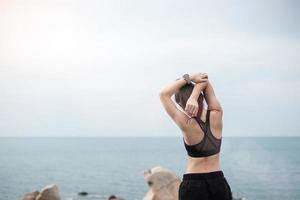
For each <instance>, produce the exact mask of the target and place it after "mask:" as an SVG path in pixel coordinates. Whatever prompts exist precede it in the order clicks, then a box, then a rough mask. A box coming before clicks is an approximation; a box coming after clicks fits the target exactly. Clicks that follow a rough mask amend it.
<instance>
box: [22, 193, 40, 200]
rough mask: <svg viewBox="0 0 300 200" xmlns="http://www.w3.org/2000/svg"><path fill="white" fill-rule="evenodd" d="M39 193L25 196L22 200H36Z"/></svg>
mask: <svg viewBox="0 0 300 200" xmlns="http://www.w3.org/2000/svg"><path fill="white" fill-rule="evenodd" d="M39 193H40V192H39V191H34V192H29V193H27V194H25V195H24V197H22V198H21V200H35V198H36V197H37V195H38V194H39Z"/></svg>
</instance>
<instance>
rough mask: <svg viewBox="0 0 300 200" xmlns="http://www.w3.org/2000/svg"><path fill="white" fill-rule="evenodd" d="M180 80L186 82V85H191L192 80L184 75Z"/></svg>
mask: <svg viewBox="0 0 300 200" xmlns="http://www.w3.org/2000/svg"><path fill="white" fill-rule="evenodd" d="M182 78H183V79H184V80H185V81H186V83H187V84H191V83H192V80H191V78H190V75H188V74H184V75H183V76H182Z"/></svg>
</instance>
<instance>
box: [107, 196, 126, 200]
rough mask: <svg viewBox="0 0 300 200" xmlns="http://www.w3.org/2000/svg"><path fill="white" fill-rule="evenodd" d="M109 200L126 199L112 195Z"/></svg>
mask: <svg viewBox="0 0 300 200" xmlns="http://www.w3.org/2000/svg"><path fill="white" fill-rule="evenodd" d="M107 200H124V199H123V198H119V197H116V196H115V195H110V196H109V197H108V199H107Z"/></svg>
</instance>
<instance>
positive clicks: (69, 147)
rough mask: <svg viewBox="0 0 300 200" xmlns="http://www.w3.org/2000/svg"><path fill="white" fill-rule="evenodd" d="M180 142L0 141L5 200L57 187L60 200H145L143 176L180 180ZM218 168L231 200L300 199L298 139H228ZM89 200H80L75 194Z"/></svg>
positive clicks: (2, 197)
mask: <svg viewBox="0 0 300 200" xmlns="http://www.w3.org/2000/svg"><path fill="white" fill-rule="evenodd" d="M182 142H183V141H182V138H181V137H124V138H121V137H119V138H117V137H116V138H115V137H107V138H105V137H103V138H101V137H98V138H96V137H95V138H59V137H57V138H34V137H32V138H0V193H1V195H0V200H17V199H20V198H21V197H22V196H23V195H24V194H25V193H27V192H30V191H34V190H40V189H41V188H43V187H44V186H46V185H49V184H52V183H54V184H56V185H57V186H58V188H59V192H60V195H61V197H62V200H65V199H74V200H84V199H85V200H106V199H107V197H108V196H109V195H111V194H114V195H116V196H120V197H123V198H124V199H126V200H142V199H143V197H144V195H145V194H146V193H147V191H148V186H147V184H146V183H145V182H144V179H143V171H144V170H148V169H149V168H152V167H154V166H162V167H165V168H168V169H170V170H172V171H174V172H175V173H176V174H177V175H178V176H180V177H182V174H183V173H184V172H185V168H186V152H185V150H184V146H183V143H182ZM221 149H222V151H221V168H222V170H223V172H224V175H225V177H226V179H227V181H228V182H229V184H230V186H231V189H232V192H233V196H234V197H242V196H243V197H246V198H247V199H248V200H266V199H272V200H299V199H300V156H299V153H300V138H298V137H274V138H272V137H266V138H262V137H251V138H249V137H223V141H222V147H221ZM81 191H86V192H88V193H89V194H90V195H88V196H86V197H80V196H78V195H77V193H78V192H81Z"/></svg>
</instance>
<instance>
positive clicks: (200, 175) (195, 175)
mask: <svg viewBox="0 0 300 200" xmlns="http://www.w3.org/2000/svg"><path fill="white" fill-rule="evenodd" d="M223 177H224V174H223V171H213V172H207V173H187V174H183V179H182V180H204V179H213V178H223Z"/></svg>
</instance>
